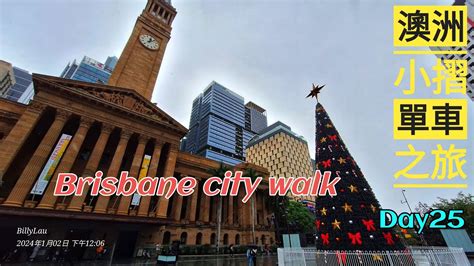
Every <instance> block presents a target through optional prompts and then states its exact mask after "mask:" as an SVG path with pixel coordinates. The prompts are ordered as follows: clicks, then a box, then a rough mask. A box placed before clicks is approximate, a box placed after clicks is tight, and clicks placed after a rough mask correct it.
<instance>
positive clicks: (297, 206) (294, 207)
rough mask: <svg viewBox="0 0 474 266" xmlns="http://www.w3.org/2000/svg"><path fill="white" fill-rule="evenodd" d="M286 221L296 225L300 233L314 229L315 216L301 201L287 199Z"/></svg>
mask: <svg viewBox="0 0 474 266" xmlns="http://www.w3.org/2000/svg"><path fill="white" fill-rule="evenodd" d="M287 211H288V222H289V223H290V226H296V227H297V228H298V229H299V230H301V233H303V232H305V233H307V232H313V231H314V219H315V216H314V215H313V214H312V213H311V212H310V211H309V210H308V208H307V207H306V206H305V205H303V204H302V203H299V202H296V201H288V206H287Z"/></svg>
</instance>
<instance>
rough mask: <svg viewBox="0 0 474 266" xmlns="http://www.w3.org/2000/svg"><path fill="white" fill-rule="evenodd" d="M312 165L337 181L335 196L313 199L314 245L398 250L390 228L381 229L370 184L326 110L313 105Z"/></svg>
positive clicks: (324, 247)
mask: <svg viewBox="0 0 474 266" xmlns="http://www.w3.org/2000/svg"><path fill="white" fill-rule="evenodd" d="M316 168H317V169H318V170H320V171H321V172H324V171H331V172H332V174H331V175H332V177H333V178H334V177H335V176H338V177H340V178H341V180H340V181H339V182H338V183H337V184H336V189H337V196H334V197H331V196H324V197H317V198H316V220H315V226H316V229H317V248H318V249H323V250H400V249H404V246H403V245H402V243H401V242H400V239H399V237H398V235H396V234H395V233H394V232H393V230H391V229H381V228H379V225H380V217H379V209H380V204H379V202H378V200H377V199H376V197H375V195H374V193H373V191H372V189H371V187H370V185H369V184H368V183H367V180H366V179H365V178H364V175H363V174H362V171H361V170H360V168H359V167H358V166H357V163H356V162H355V160H354V159H353V158H352V156H351V154H350V153H349V150H348V149H347V147H346V146H345V145H344V142H343V141H342V139H341V136H340V135H339V133H338V132H337V130H336V128H335V126H334V124H333V123H332V122H331V119H330V118H329V116H328V114H327V113H326V110H324V108H323V106H322V105H321V104H320V103H319V102H318V104H317V105H316Z"/></svg>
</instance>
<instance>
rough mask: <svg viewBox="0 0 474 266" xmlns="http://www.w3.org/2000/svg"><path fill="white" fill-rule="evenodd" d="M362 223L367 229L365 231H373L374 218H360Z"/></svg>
mask: <svg viewBox="0 0 474 266" xmlns="http://www.w3.org/2000/svg"><path fill="white" fill-rule="evenodd" d="M362 223H363V224H364V226H365V228H366V229H367V231H369V232H370V231H375V223H374V220H372V219H370V220H364V219H362Z"/></svg>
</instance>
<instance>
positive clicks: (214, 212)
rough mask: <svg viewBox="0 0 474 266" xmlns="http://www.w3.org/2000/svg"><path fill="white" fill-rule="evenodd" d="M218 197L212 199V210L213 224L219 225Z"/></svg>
mask: <svg viewBox="0 0 474 266" xmlns="http://www.w3.org/2000/svg"><path fill="white" fill-rule="evenodd" d="M217 197H218V196H213V197H211V200H212V208H211V222H214V223H217V209H218V208H217V207H218V205H219V199H218V198H217Z"/></svg>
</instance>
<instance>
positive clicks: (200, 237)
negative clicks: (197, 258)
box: [196, 233, 202, 245]
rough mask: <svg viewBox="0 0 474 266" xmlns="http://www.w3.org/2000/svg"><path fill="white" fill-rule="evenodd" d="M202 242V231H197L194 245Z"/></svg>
mask: <svg viewBox="0 0 474 266" xmlns="http://www.w3.org/2000/svg"><path fill="white" fill-rule="evenodd" d="M201 244H202V233H197V235H196V245H201Z"/></svg>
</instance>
